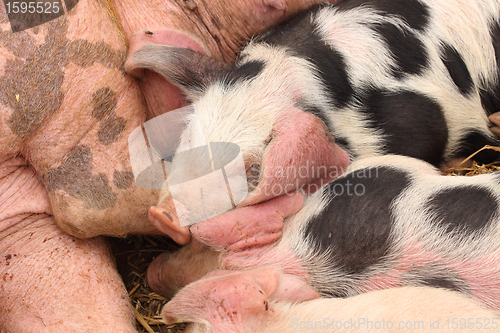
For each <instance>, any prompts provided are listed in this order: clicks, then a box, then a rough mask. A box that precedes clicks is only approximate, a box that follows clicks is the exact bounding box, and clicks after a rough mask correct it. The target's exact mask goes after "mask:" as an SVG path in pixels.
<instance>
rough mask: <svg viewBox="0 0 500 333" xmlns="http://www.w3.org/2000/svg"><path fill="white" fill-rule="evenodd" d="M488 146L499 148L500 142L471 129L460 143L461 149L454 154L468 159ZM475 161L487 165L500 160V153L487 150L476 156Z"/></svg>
mask: <svg viewBox="0 0 500 333" xmlns="http://www.w3.org/2000/svg"><path fill="white" fill-rule="evenodd" d="M486 145H490V146H498V145H500V142H499V141H498V140H496V139H494V138H492V137H489V136H487V135H485V134H484V133H482V132H480V131H478V130H474V129H471V130H470V131H469V133H467V134H465V135H464V136H463V137H462V138H461V139H460V141H459V147H460V148H459V149H458V150H457V151H456V152H455V153H454V156H456V157H466V156H469V155H471V154H473V153H475V152H477V151H478V150H479V149H481V148H483V147H484V146H486ZM474 160H475V161H477V162H478V163H482V164H486V163H491V162H494V161H498V160H500V152H498V151H495V150H491V149H487V150H483V151H482V152H480V153H478V154H476V155H474Z"/></svg>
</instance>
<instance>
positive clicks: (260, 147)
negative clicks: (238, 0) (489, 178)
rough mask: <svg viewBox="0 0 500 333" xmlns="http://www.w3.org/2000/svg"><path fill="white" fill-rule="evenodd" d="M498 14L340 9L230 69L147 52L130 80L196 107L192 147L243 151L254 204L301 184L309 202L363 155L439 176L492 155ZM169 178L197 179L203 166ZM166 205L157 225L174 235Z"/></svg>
mask: <svg viewBox="0 0 500 333" xmlns="http://www.w3.org/2000/svg"><path fill="white" fill-rule="evenodd" d="M498 12H500V4H499V3H498V1H495V0H486V1H485V2H484V3H479V2H473V1H468V2H464V1H459V0H452V1H438V2H437V1H431V0H394V1H390V2H388V1H386V0H369V1H368V0H366V1H359V0H346V1H342V2H340V3H339V4H336V5H328V4H327V5H323V6H319V7H315V8H313V9H311V10H308V11H305V12H303V13H302V14H299V15H298V16H296V17H295V18H293V19H291V20H289V21H288V22H287V23H285V24H282V25H280V26H278V27H276V28H275V29H273V30H270V31H268V32H266V33H264V34H261V35H259V36H256V37H255V38H254V39H253V40H252V41H251V42H250V43H249V44H248V45H247V46H245V47H244V48H243V49H242V50H241V53H240V55H239V57H238V59H237V60H236V62H235V64H234V65H233V66H227V65H226V64H224V63H221V62H220V61H217V60H215V59H213V58H211V57H209V56H207V55H203V54H201V53H197V52H195V51H193V50H189V49H184V48H179V47H170V46H166V45H160V44H148V45H144V46H142V47H140V48H139V49H137V50H135V49H134V52H133V53H131V54H129V56H128V59H127V62H126V64H125V68H126V70H127V71H128V72H129V73H132V74H134V75H137V76H141V74H142V72H143V70H144V69H148V70H150V71H153V72H157V73H158V74H160V75H161V76H163V77H164V78H166V79H167V80H168V81H169V82H171V83H172V84H175V85H176V86H177V87H178V88H180V89H181V90H182V91H183V93H184V94H185V95H186V98H187V99H188V100H189V101H191V102H193V107H194V109H195V110H196V114H197V116H198V119H199V122H200V124H201V127H199V128H198V129H197V130H195V131H191V130H188V131H186V132H185V133H183V137H184V138H185V139H186V140H188V139H193V140H194V139H195V138H199V137H201V134H202V133H201V132H203V136H204V138H205V140H206V141H207V142H209V143H210V142H230V143H234V144H236V145H238V147H240V149H241V153H242V156H243V160H244V164H245V170H246V171H247V178H248V192H249V194H248V197H246V199H245V200H244V201H243V202H242V203H241V205H249V204H255V203H258V202H263V201H265V200H268V199H270V198H273V197H276V196H279V195H281V194H283V193H288V192H292V191H294V190H296V189H298V188H300V187H304V186H306V185H307V186H308V187H306V189H307V190H308V192H313V191H314V189H316V188H318V187H319V186H321V185H323V184H325V183H326V182H328V181H331V180H333V179H335V178H336V177H337V176H338V175H340V174H341V173H342V172H343V171H344V169H345V167H346V165H347V164H348V163H349V161H352V160H356V159H359V158H363V157H368V156H374V155H383V154H388V153H390V154H400V155H407V156H411V157H415V158H419V159H422V160H425V161H427V162H429V163H431V164H433V165H435V166H439V165H441V164H443V163H444V162H446V161H448V160H450V159H454V158H459V157H462V156H467V155H468V154H471V153H473V152H475V151H476V150H478V149H480V148H482V147H483V146H484V145H485V144H490V145H496V144H498V140H497V137H496V136H494V135H493V134H492V133H491V131H490V126H491V125H492V124H491V123H490V121H489V120H488V116H489V115H492V114H494V113H495V112H498V111H499V110H500V97H499V95H498V91H500V88H499V83H498V82H499V61H498V59H499V58H500V56H499V52H500V51H499V50H500V45H499V44H498V43H499V42H498V41H499V40H500V38H499V36H500V21H499V18H498ZM450 17H453V18H454V19H450ZM151 33H152V34H153V35H149V37H148V38H150V39H152V40H155V34H158V35H161V32H160V31H158V32H155V31H151ZM158 40H161V38H158ZM496 118H497V117H492V120H495V119H496ZM495 121H497V120H495ZM200 128H201V129H200ZM190 131H191V132H190ZM476 158H477V159H478V160H479V161H480V162H485V163H486V162H491V161H493V160H495V159H496V158H498V153H497V152H492V151H484V152H482V153H481V154H479V155H477V156H476ZM172 167H173V168H174V169H175V168H177V169H179V168H180V169H182V170H183V171H184V172H186V173H193V174H195V173H196V171H197V169H198V164H197V163H189V164H186V163H180V164H179V165H178V166H177V167H175V166H172ZM284 171H286V172H284ZM311 186H312V188H313V189H312V190H311ZM207 187H215V186H212V185H211V184H207ZM170 194H171V193H170V192H169V191H168V190H166V191H165V193H164V195H163V196H162V200H160V202H158V205H157V206H156V207H157V208H158V209H152V210H151V216H152V217H154V218H156V219H158V220H163V222H165V223H171V224H172V225H173V223H172V221H171V220H170V221H169V220H168V219H166V217H165V216H168V215H169V214H174V205H173V203H172V200H171V196H170ZM190 204H191V203H187V204H186V205H187V206H190ZM212 205H214V206H215V205H216V204H215V203H212ZM215 208H216V207H214V209H215ZM163 212H166V213H167V214H163ZM172 228H173V229H176V230H177V231H178V232H180V233H181V234H182V230H181V229H179V228H178V227H176V226H174V225H173V226H172ZM185 234H186V232H185V231H184V235H185ZM180 238H181V241H186V237H180Z"/></svg>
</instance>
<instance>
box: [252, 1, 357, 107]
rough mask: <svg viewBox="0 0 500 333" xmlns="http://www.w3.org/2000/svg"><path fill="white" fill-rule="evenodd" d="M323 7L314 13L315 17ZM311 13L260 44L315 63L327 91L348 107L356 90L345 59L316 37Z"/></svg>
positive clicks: (335, 100) (283, 26) (261, 38)
mask: <svg viewBox="0 0 500 333" xmlns="http://www.w3.org/2000/svg"><path fill="white" fill-rule="evenodd" d="M319 8H321V7H317V8H316V9H313V10H312V15H314V14H315V12H316V11H317V10H318V9H319ZM310 15H311V14H310V13H309V12H308V13H303V14H301V15H298V16H296V17H295V18H293V19H292V20H290V21H289V22H288V23H287V24H284V25H281V26H279V27H278V28H276V29H274V30H271V31H270V32H268V33H266V34H264V35H262V36H261V37H259V38H258V39H257V40H258V41H263V42H265V43H268V44H270V45H274V46H282V47H285V48H286V49H287V50H288V52H290V53H291V54H294V55H296V56H299V57H302V58H304V59H306V60H308V61H309V62H311V63H312V64H313V65H314V67H315V68H316V70H317V74H318V76H319V77H320V78H321V80H322V81H323V83H324V85H325V87H326V90H327V92H328V93H329V94H331V95H332V97H333V102H334V103H335V105H336V106H337V107H339V108H340V107H344V106H346V105H347V103H348V102H349V101H350V100H351V98H352V96H353V94H354V88H353V87H352V84H351V82H350V80H349V76H348V74H347V65H346V63H345V60H344V58H343V56H342V55H341V54H340V52H338V51H337V50H335V49H334V47H333V46H332V45H327V44H325V41H324V39H323V37H322V36H320V35H319V34H318V33H316V32H315V31H316V25H315V24H313V23H312V22H311V17H310Z"/></svg>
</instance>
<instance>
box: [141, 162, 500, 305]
mask: <svg viewBox="0 0 500 333" xmlns="http://www.w3.org/2000/svg"><path fill="white" fill-rule="evenodd" d="M284 198H286V200H289V202H294V201H295V200H298V199H301V197H300V194H297V193H294V194H293V195H290V196H288V195H285V196H282V197H279V198H276V199H274V200H285V199H284ZM297 202H298V201H297ZM298 204H300V202H298ZM270 205H272V203H270ZM246 209H248V210H249V213H250V212H251V210H252V209H256V207H255V206H251V207H247V208H246ZM499 211H500V173H492V174H485V175H478V176H474V177H465V176H457V177H450V176H443V175H442V174H441V173H440V171H439V170H438V169H437V168H435V167H434V166H432V165H430V164H428V163H426V162H423V161H420V160H417V159H413V158H410V157H404V156H397V155H387V156H378V157H371V158H365V159H360V160H358V161H356V162H354V163H353V164H352V165H351V166H350V168H349V170H348V171H347V172H346V173H345V174H344V175H343V176H341V177H339V178H338V179H336V180H334V181H332V182H330V183H329V184H328V185H326V186H324V187H323V188H322V189H320V190H319V191H318V192H315V193H314V194H312V195H309V196H307V197H306V198H305V201H304V205H303V207H302V209H300V211H298V212H297V213H295V214H293V210H291V209H290V210H289V211H288V213H289V214H280V216H287V215H288V216H289V217H286V218H285V219H284V223H283V231H282V235H281V238H280V239H279V240H278V241H276V242H275V241H269V242H266V240H265V238H264V236H267V235H266V234H259V230H261V229H262V224H259V222H260V221H259V218H258V217H257V218H256V215H254V214H251V213H250V214H246V215H244V214H241V215H240V216H239V217H238V218H229V219H228V221H227V222H226V223H225V224H222V225H220V227H219V226H218V222H220V221H222V220H223V218H224V217H225V216H228V214H230V213H232V212H229V213H226V214H225V215H221V216H219V217H216V218H213V219H210V220H208V221H205V222H202V223H199V224H196V225H194V226H191V228H190V232H191V234H192V235H193V237H194V238H195V239H196V240H195V241H194V242H193V243H192V244H190V245H188V246H186V247H184V248H183V249H182V250H181V251H179V252H177V253H174V254H169V255H164V256H162V257H160V258H158V259H157V260H156V261H155V262H154V263H153V264H152V265H151V267H150V269H149V271H148V276H150V281H151V282H152V285H153V287H154V286H163V287H161V288H159V289H160V291H161V289H162V288H164V290H166V292H167V294H170V295H172V294H173V293H174V292H175V291H176V290H178V288H179V287H182V286H183V285H186V284H187V283H190V282H193V281H194V280H196V279H199V278H201V277H202V276H203V275H204V274H207V273H208V272H209V271H210V270H215V269H226V270H247V269H253V268H256V267H268V266H270V267H274V268H278V269H280V270H282V271H283V273H285V274H288V275H292V276H295V277H297V278H298V279H301V280H302V281H303V282H304V285H307V286H309V287H310V288H311V289H312V290H313V291H314V292H316V293H318V294H319V295H320V296H322V297H350V296H355V295H358V294H361V293H365V292H368V291H372V290H378V289H387V288H393V287H400V286H433V287H440V288H445V289H449V290H453V291H457V292H461V293H463V294H465V295H469V296H471V297H472V298H475V299H476V300H478V301H479V302H481V303H482V304H484V305H486V306H487V307H489V308H491V309H493V310H496V311H498V310H500V283H499V281H498V280H497V277H498V276H499V274H500V235H499V234H498V232H499V227H498V226H499V225H500V214H499ZM249 226H255V229H250V227H249ZM235 235H238V237H235ZM200 243H201V244H200ZM203 244H204V245H203ZM200 263H204V266H203V269H201V268H200V267H202V266H200ZM168 272H175V274H174V273H168ZM191 272H197V273H198V274H199V275H196V274H193V275H190V274H189V273H191ZM183 273H187V274H183Z"/></svg>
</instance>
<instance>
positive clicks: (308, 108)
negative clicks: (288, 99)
mask: <svg viewBox="0 0 500 333" xmlns="http://www.w3.org/2000/svg"><path fill="white" fill-rule="evenodd" d="M295 107H296V108H298V109H300V110H302V111H305V112H309V113H311V114H313V115H315V116H316V117H318V118H319V119H320V120H321V121H322V122H323V123H324V124H325V126H326V128H327V129H329V130H330V129H331V128H332V125H331V122H330V119H328V117H327V116H326V114H325V112H323V110H321V109H320V108H319V107H317V106H315V105H313V104H310V103H308V102H307V101H306V100H304V99H299V100H298V101H297V103H296V104H295Z"/></svg>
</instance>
